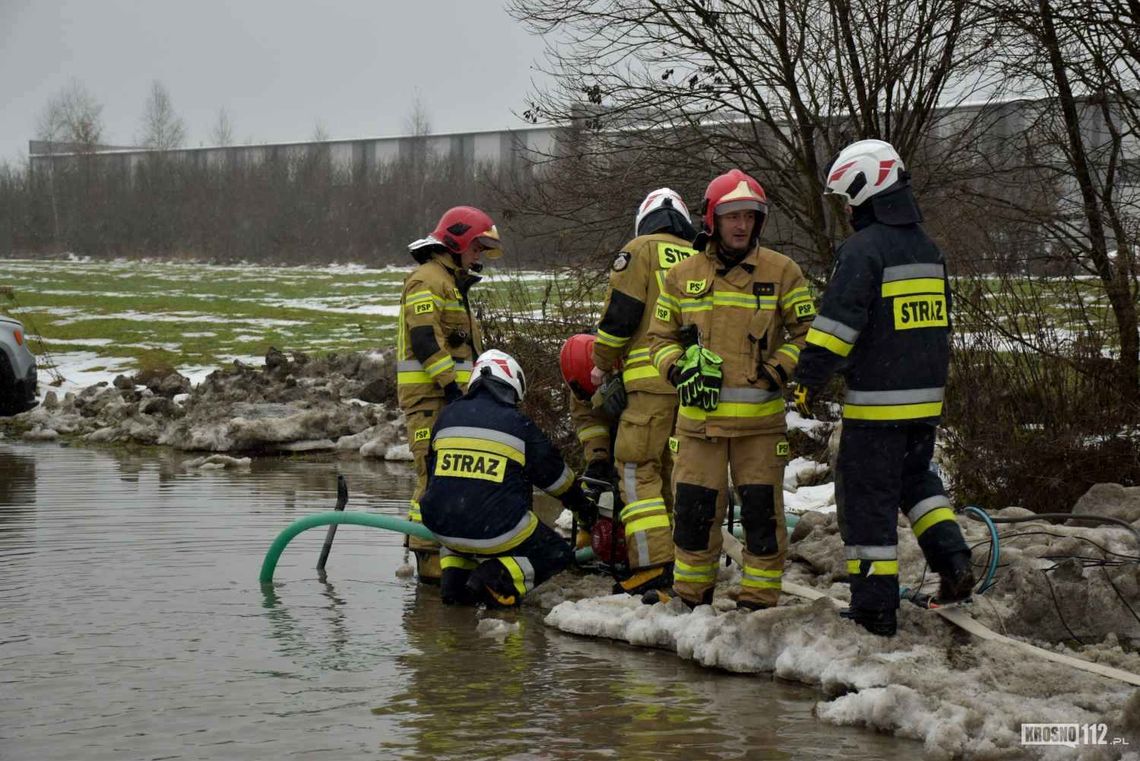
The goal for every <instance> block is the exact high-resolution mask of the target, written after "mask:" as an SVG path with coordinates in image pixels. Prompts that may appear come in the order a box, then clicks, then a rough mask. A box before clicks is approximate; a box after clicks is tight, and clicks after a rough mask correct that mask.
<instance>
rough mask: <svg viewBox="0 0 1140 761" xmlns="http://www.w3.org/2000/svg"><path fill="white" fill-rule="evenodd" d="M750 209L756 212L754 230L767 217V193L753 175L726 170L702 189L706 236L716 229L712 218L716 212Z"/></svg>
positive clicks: (724, 212) (735, 170) (702, 208)
mask: <svg viewBox="0 0 1140 761" xmlns="http://www.w3.org/2000/svg"><path fill="white" fill-rule="evenodd" d="M744 210H752V211H755V212H756V232H757V234H759V231H760V227H761V226H762V225H763V224H764V218H765V217H767V216H768V196H767V195H766V194H765V193H764V188H762V187H760V183H759V182H757V181H756V179H755V178H754V177H750V176H749V175H747V174H745V173H744V172H742V171H740V170H739V169H730V170H728V171H727V172H725V173H724V174H722V175H721V176H720V177H717V178H716V179H714V180H713V181H712V182H710V183H709V186H708V189H707V190H705V202H704V205H703V206H702V207H701V215H702V216H703V217H704V226H705V232H707V233H709V234H710V235H711V234H712V233H713V232H714V231H715V230H716V225H715V224H714V219H715V218H716V215H717V214H728V213H729V212H733V211H744Z"/></svg>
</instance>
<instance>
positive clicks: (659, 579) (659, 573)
mask: <svg viewBox="0 0 1140 761" xmlns="http://www.w3.org/2000/svg"><path fill="white" fill-rule="evenodd" d="M672 586H673V564H672V563H669V564H668V565H663V566H657V567H656V568H649V569H646V570H644V571H638V572H637V573H634V574H632V575H631V576H630V577H629V578H626V579H622V580H621V581H618V582H614V589H613V593H614V594H615V595H620V594H622V593H623V592H624V593H625V594H630V595H635V596H637V597H642V596H643V595H644V594H645V593H646V592H649V591H651V590H654V589H663V590H666V591H668V590H669V589H670V588H671V587H672Z"/></svg>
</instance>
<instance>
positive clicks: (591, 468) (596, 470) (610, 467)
mask: <svg viewBox="0 0 1140 761" xmlns="http://www.w3.org/2000/svg"><path fill="white" fill-rule="evenodd" d="M582 475H584V476H586V477H587V478H595V479H597V480H599V481H605V482H606V483H611V484H612V483H614V482H616V481H617V471H616V470H615V469H614V464H613V461H612V460H594V461H593V462H589V463H586V469H585V470H584V471H583V472H582Z"/></svg>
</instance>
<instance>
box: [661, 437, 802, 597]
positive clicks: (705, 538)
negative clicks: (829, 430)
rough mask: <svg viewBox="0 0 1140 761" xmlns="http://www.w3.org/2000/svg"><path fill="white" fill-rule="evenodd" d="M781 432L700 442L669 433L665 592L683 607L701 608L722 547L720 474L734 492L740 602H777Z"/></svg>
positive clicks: (724, 496)
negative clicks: (673, 440)
mask: <svg viewBox="0 0 1140 761" xmlns="http://www.w3.org/2000/svg"><path fill="white" fill-rule="evenodd" d="M787 451H788V444H787V439H786V438H785V437H784V434H783V433H767V434H756V435H751V436H732V437H728V436H722V437H719V438H713V439H705V438H701V437H697V436H687V435H685V434H683V433H681V432H680V431H678V432H677V446H676V449H675V450H674V465H673V500H674V501H673V516H674V527H673V543H674V545H675V546H674V554H675V566H674V568H673V589H674V590H675V591H676V592H677V594H678V595H680V596H681V597H682V598H684V599H685V601H686V602H689V603H691V604H694V605H695V604H700V603H704V602H709V601H710V600H711V598H712V592H713V589H714V587H715V586H716V574H717V566H718V565H719V561H720V552H721V548H722V546H723V541H722V538H721V533H720V532H721V524H722V523H723V522H724V516H725V510H726V509H727V506H728V503H729V489H728V472H729V468H730V467H731V469H732V480H733V484H734V485H735V487H736V490H737V491H738V492H739V493H740V502H741V504H740V525H741V527H742V528H743V529H744V549H743V555H744V557H743V560H744V568H742V569H741V571H742V574H743V575H742V578H741V582H740V597H739V598H738V599H739V600H740V601H741V602H745V603H754V604H756V605H759V606H774V605H776V603H777V602H778V601H779V599H780V588H781V581H782V579H783V575H784V557H785V555H786V553H787V548H788V534H787V529H786V528H785V524H784V490H783V483H784V464H785V461H786V460H787Z"/></svg>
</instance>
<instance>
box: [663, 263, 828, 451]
mask: <svg viewBox="0 0 1140 761" xmlns="http://www.w3.org/2000/svg"><path fill="white" fill-rule="evenodd" d="M814 316H815V305H814V303H813V301H812V297H811V293H810V291H809V290H808V287H807V281H806V280H804V276H803V272H801V271H800V268H799V265H797V264H796V263H795V262H793V261H792V260H791V259H789V258H788V257H786V256H784V255H783V254H778V253H776V252H775V251H772V250H771V249H767V248H762V247H760V246H759V245H757V246H755V247H754V248H753V249H752V250H751V251H749V252H748V254H747V256H745V257H744V259H743V260H742V261H741V262H740V264H738V265H736V266H735V267H733V268H732V269H730V270H727V271H726V270H725V269H724V265H723V264H722V263H721V262H720V261H719V260H718V259H717V257H716V244H715V243H710V244H709V246H708V248H706V249H705V251H704V252H703V253H701V254H699V255H697V256H693V257H691V258H689V259H687V260H686V261H684V262H682V263H681V264H678V265H677V266H676V267H674V268H673V269H671V270H670V271H669V274H668V276H667V277H666V278H665V288H664V290H663V291H662V293H661V296H660V297H659V298H658V299H657V304H656V307H655V308H654V310H653V325H652V327H651V328H650V331H649V350H650V352H651V353H652V361H653V364H654V366H655V367H656V368H657V369H658V371H660V373H661V376H662V377H663V378H667V377H668V376H669V371H670V369H672V367H673V365H674V364H675V363H676V361H677V360H678V359H680V358H681V355H682V353H683V351H684V346H683V344H684V343H686V338H687V337H689V336H691V337H692V339H695V340H698V341H699V342H700V345H701V346H704V347H706V348H708V349H710V350H712V351H714V352H716V353H717V354H719V355H720V356H721V357H722V358H723V359H724V365H723V366H722V367H721V369H722V371H723V373H724V378H723V382H722V386H721V392H720V403H719V405H718V406H717V408H716V409H715V410H713V411H711V412H705V411H704V410H702V409H700V408H699V407H681V408H680V409H679V410H678V416H677V430H678V431H682V432H685V433H690V434H694V435H699V436H706V437H714V436H744V435H749V434H756V433H768V432H772V431H783V430H784V398H783V385H784V384H785V383H786V382H787V381H788V380H789V379H790V378H791V377H792V371H793V370H794V369H795V366H796V362H797V360H798V359H799V355H800V349H802V348H803V346H804V339H805V337H806V336H807V332H808V329H809V328H810V327H811V321H812V318H813V317H814ZM685 326H695V328H696V330H695V334H696V335H695V336H692V328H689V329H687V330H682V328H684V327H685ZM760 365H766V366H767V368H768V372H769V374H770V375H772V376H773V377H775V378H777V379H778V380H779V381H780V388H777V389H770V388H769V386H768V384H767V383H766V382H765V381H764V375H763V374H762V373H761V371H760V369H759V368H760Z"/></svg>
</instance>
